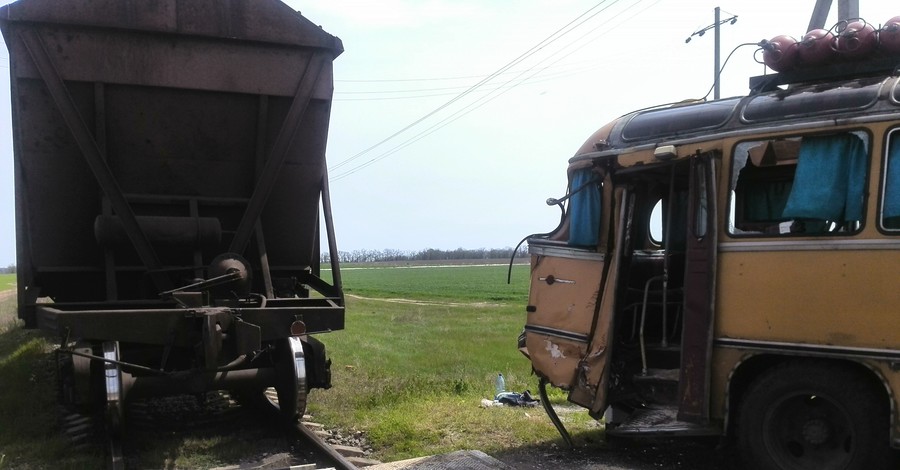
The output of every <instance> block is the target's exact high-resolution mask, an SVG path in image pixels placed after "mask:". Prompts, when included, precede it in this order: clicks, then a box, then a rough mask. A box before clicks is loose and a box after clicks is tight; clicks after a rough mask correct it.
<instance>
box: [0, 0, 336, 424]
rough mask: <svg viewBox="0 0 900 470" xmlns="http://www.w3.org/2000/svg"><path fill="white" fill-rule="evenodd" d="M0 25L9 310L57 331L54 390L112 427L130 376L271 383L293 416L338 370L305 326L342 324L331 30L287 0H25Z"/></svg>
mask: <svg viewBox="0 0 900 470" xmlns="http://www.w3.org/2000/svg"><path fill="white" fill-rule="evenodd" d="M0 30H2V33H3V36H4V38H5V40H6V44H7V47H8V48H9V62H10V74H11V87H12V116H13V132H14V146H15V152H14V168H15V184H16V237H17V263H18V264H17V267H18V299H19V310H18V312H19V316H20V317H21V318H22V319H23V320H24V322H25V324H26V326H27V327H30V328H41V329H45V330H49V331H53V332H56V333H58V334H59V335H60V339H61V345H62V346H61V348H60V352H61V354H60V361H59V363H60V366H59V373H60V374H59V379H60V384H61V391H62V392H63V393H62V396H63V398H64V400H65V401H66V402H68V403H69V404H74V405H92V407H93V409H100V410H105V414H106V416H107V421H108V423H111V424H112V429H113V430H115V429H117V426H119V427H120V426H121V425H119V424H118V423H120V422H121V418H122V410H123V405H124V403H125V401H126V400H128V399H131V398H134V397H147V396H151V397H152V396H161V395H173V394H197V395H202V394H204V393H205V392H208V391H213V390H229V391H232V392H233V394H234V395H235V396H238V397H242V399H247V400H250V401H256V400H258V399H263V397H264V396H265V395H264V390H265V389H266V388H268V387H274V388H275V389H276V391H277V393H278V403H279V405H280V411H281V414H282V415H283V417H284V418H285V419H286V420H288V421H293V420H296V419H297V418H298V416H302V414H303V412H304V410H305V408H306V397H307V393H308V391H309V389H311V388H328V387H330V385H331V374H330V368H329V365H330V361H329V360H328V359H327V358H326V355H325V347H324V346H323V344H322V343H321V342H320V341H318V340H317V339H315V338H314V337H313V336H312V335H314V334H316V333H323V332H328V331H335V330H340V329H343V327H344V297H343V293H342V290H341V282H340V275H339V271H338V266H337V264H336V260H337V256H334V254H335V253H336V247H335V236H334V231H333V224H332V217H331V208H330V203H329V193H328V177H327V171H326V165H325V144H326V137H327V133H328V121H329V114H330V109H331V96H332V89H333V79H332V61H333V60H334V58H335V57H336V56H338V55H339V54H340V53H341V52H342V50H343V48H342V45H341V42H340V40H339V39H337V38H336V37H334V36H331V35H329V34H328V33H326V32H324V31H323V30H322V29H321V28H320V27H318V26H316V25H314V24H313V23H311V22H310V21H308V20H307V19H305V18H304V17H303V16H301V15H300V14H299V13H297V12H295V11H293V10H292V9H291V8H289V7H287V6H286V5H284V4H283V3H281V2H279V1H276V0H252V1H250V0H142V1H121V0H20V1H18V2H15V3H12V4H9V5H7V6H5V7H3V8H0ZM320 220H321V221H324V222H320ZM323 228H324V230H322V229H323ZM322 237H325V238H326V239H327V242H328V246H329V250H330V251H331V253H332V256H331V260H332V264H331V276H322V275H321V273H320V262H319V253H320V239H321V238H322Z"/></svg>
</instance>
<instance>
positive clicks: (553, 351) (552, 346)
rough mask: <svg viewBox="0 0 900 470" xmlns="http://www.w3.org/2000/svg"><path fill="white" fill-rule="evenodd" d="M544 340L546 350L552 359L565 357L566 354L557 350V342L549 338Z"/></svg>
mask: <svg viewBox="0 0 900 470" xmlns="http://www.w3.org/2000/svg"><path fill="white" fill-rule="evenodd" d="M544 342H545V343H547V352H549V353H550V357H552V358H553V359H565V358H566V355H565V354H563V353H562V351H560V350H559V345H558V344H556V343H554V342H552V341H550V340H544Z"/></svg>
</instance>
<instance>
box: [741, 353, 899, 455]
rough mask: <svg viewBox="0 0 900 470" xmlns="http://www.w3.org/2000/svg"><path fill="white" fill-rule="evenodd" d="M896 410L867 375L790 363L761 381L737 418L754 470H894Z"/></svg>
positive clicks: (743, 448)
mask: <svg viewBox="0 0 900 470" xmlns="http://www.w3.org/2000/svg"><path fill="white" fill-rule="evenodd" d="M888 427H889V410H888V408H887V402H886V401H885V398H884V397H883V396H882V394H880V393H878V390H876V389H875V388H874V387H873V386H872V385H871V380H869V379H868V378H867V377H865V376H864V375H863V373H862V372H861V371H858V370H855V369H852V368H850V367H848V366H845V365H841V364H836V363H828V362H824V361H799V360H798V361H790V362H786V363H784V364H781V365H779V366H777V367H774V368H772V369H769V370H768V371H766V372H764V373H762V374H761V375H760V376H759V377H757V378H756V379H755V380H754V382H753V383H752V384H751V385H750V387H749V388H748V389H747V392H746V393H745V394H744V399H743V400H742V402H741V406H740V411H739V415H738V444H739V447H740V452H741V454H742V455H743V459H742V461H743V462H744V465H745V468H747V469H759V470H784V469H796V470H807V469H809V470H832V469H835V470H836V469H841V470H870V469H872V470H875V469H888V468H889V466H890V461H891V457H892V452H891V449H890V446H889V444H888Z"/></svg>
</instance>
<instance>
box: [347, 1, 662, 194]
mask: <svg viewBox="0 0 900 470" xmlns="http://www.w3.org/2000/svg"><path fill="white" fill-rule="evenodd" d="M643 1H644V0H638V2H637V3H635V4H633V5H631V6H629V7H627V8H626V9H625V10H623V11H621V12H619V13H618V14H616V15H615V16H613V17H612V18H611V19H610V21H612V20H615V19H616V18H618V17H619V16H621V15H622V14H624V13H626V12H627V11H629V10H631V9H633V8H635V7H636V6H637V5H638V4H640V3H642V2H643ZM660 1H661V0H656V1H655V2H653V3H652V4H650V5H648V6H647V7H645V8H643V9H642V10H640V11H638V12H636V13H634V14H633V15H631V16H629V17H628V18H627V19H625V20H623V21H622V22H621V23H620V24H618V25H615V26H612V27H608V28H605V29H604V30H603V31H602V32H601V33H600V34H599V35H597V36H596V37H593V38H590V39H589V40H588V41H585V42H584V43H583V44H581V45H580V46H577V47H571V48H570V46H574V45H575V44H577V43H578V42H579V41H581V40H582V39H584V38H585V37H587V36H589V35H591V34H593V33H594V32H596V31H597V30H599V29H600V28H603V27H605V26H607V24H606V23H604V24H602V25H600V26H597V27H595V28H593V29H591V30H590V31H588V32H587V33H585V34H583V35H581V36H579V37H578V38H576V39H575V40H573V41H571V42H569V43H568V44H566V45H565V46H563V47H562V48H561V50H567V51H568V53H566V54H565V55H563V56H561V57H556V60H555V61H553V62H551V63H550V64H549V65H546V66H544V67H542V68H540V69H538V70H537V71H535V72H534V73H533V74H531V75H529V76H528V77H525V78H523V79H522V80H520V81H519V82H518V83H516V84H513V85H511V86H509V84H510V83H511V82H513V81H515V80H516V79H518V78H519V77H521V75H524V74H526V73H528V72H530V71H533V70H534V69H536V68H537V67H538V65H540V64H541V63H543V62H545V61H547V60H549V59H550V58H553V57H554V56H550V57H546V58H544V59H543V60H541V61H540V62H538V64H535V65H534V66H532V67H531V68H529V69H527V70H525V71H523V72H521V73H520V74H519V75H518V76H516V77H513V78H512V79H510V80H509V81H507V82H505V83H503V84H502V85H500V86H498V87H496V88H494V89H493V90H492V91H491V93H489V94H488V95H486V96H483V97H482V98H480V99H479V100H477V101H475V102H473V103H470V104H469V105H467V106H465V107H464V108H462V109H460V110H458V111H456V112H455V113H453V114H451V115H450V116H448V117H446V118H444V119H443V120H441V121H440V122H438V123H437V124H434V125H432V126H431V127H429V128H427V129H425V130H423V131H422V132H420V133H419V134H416V135H415V136H413V137H411V138H409V139H407V140H406V141H404V142H403V143H401V144H399V145H398V146H396V147H394V148H392V149H390V150H388V151H386V152H384V153H382V154H381V155H378V156H377V157H374V158H372V159H371V160H368V161H367V162H365V163H363V164H361V165H358V166H356V167H354V168H352V169H350V170H346V171H344V172H343V173H340V174H337V175H334V176H333V177H332V178H331V179H332V180H335V181H336V180H339V179H342V178H344V177H347V176H349V175H351V174H353V173H356V172H357V171H360V170H362V169H364V168H366V167H368V166H370V165H372V164H374V163H376V162H378V161H380V160H383V159H384V158H387V157H389V156H390V155H393V154H394V153H396V152H398V151H400V150H402V149H404V148H406V147H408V146H410V145H412V144H414V143H416V142H418V141H419V140H422V139H424V138H425V137H427V136H429V135H431V134H433V133H434V132H436V131H437V130H439V129H441V128H442V127H444V126H446V125H448V124H450V123H452V122H454V121H456V120H457V119H459V118H461V117H463V116H464V115H466V114H468V113H470V112H472V111H474V110H476V109H478V108H480V107H481V106H484V105H485V104H487V103H488V102H490V101H492V100H494V99H496V98H498V97H499V96H501V95H503V94H504V93H506V92H507V91H510V90H512V89H513V88H515V87H517V86H519V85H522V84H523V83H525V82H527V81H529V80H530V79H531V78H533V77H534V76H535V75H537V74H539V73H541V72H542V71H544V70H546V69H548V68H550V67H552V66H553V65H554V64H556V63H558V62H560V61H562V60H564V59H566V58H567V57H569V56H570V55H572V54H574V53H575V52H577V51H578V50H580V49H581V48H583V47H585V46H587V45H588V44H590V43H591V42H593V41H595V40H597V39H599V38H600V37H602V36H605V35H606V34H608V33H610V32H612V31H613V30H615V29H616V28H617V27H618V26H620V25H621V24H624V23H627V22H628V21H629V20H630V19H632V18H634V17H635V16H637V15H639V14H641V13H643V12H644V11H646V10H648V9H650V8H652V7H653V6H655V5H656V4H657V3H659V2H660ZM604 10H605V9H604ZM601 12H602V11H601ZM598 13H600V12H598ZM498 90H502V91H500V92H499V93H496V94H495V92H496V91H498ZM492 95H493V96H492Z"/></svg>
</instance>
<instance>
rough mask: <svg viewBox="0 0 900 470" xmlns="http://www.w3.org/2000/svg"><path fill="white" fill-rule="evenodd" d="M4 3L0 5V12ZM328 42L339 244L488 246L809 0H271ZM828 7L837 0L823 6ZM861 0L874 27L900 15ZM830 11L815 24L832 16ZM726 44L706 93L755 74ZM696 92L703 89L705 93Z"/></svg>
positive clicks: (5, 124)
mask: <svg viewBox="0 0 900 470" xmlns="http://www.w3.org/2000/svg"><path fill="white" fill-rule="evenodd" d="M5 3H9V2H8V1H0V4H5ZM285 3H287V4H288V5H289V6H291V7H292V8H293V9H295V10H298V11H300V12H301V13H302V14H303V16H305V17H306V18H308V19H309V20H311V21H312V22H314V23H315V24H317V25H321V26H322V28H324V29H325V31H327V32H329V33H331V34H333V35H335V36H337V37H339V38H341V40H342V41H343V45H344V49H345V52H344V53H343V54H342V55H340V56H339V57H338V58H337V59H336V60H335V62H334V78H335V94H334V101H333V105H332V116H331V124H330V131H329V137H328V149H327V159H328V168H329V176H330V189H331V203H332V209H333V213H334V220H335V229H336V235H337V245H338V249H340V250H342V251H354V250H364V249H365V250H384V249H393V250H403V251H419V250H423V249H426V248H435V249H447V250H452V249H456V248H467V249H477V248H503V247H511V246H514V245H515V244H516V243H518V242H519V240H521V239H522V238H523V237H525V236H527V235H529V234H532V233H540V232H546V231H549V230H551V229H553V228H554V227H555V226H556V224H557V222H558V220H559V211H558V209H556V208H555V207H549V206H547V205H546V204H545V202H544V201H546V199H547V198H549V197H560V196H563V195H564V193H565V189H566V179H565V170H566V165H567V161H568V159H569V158H571V157H572V156H573V155H574V153H575V151H576V150H577V149H578V148H579V147H580V146H581V144H582V143H583V142H584V141H585V140H587V138H588V137H589V136H590V135H591V134H592V133H593V132H594V131H595V130H597V129H598V128H600V127H602V126H603V125H604V124H606V123H607V122H609V121H611V120H613V119H615V118H617V117H619V116H621V115H623V114H626V113H628V112H630V111H633V110H636V109H641V108H645V107H649V106H654V105H659V104H664V103H671V102H677V101H681V100H685V99H697V98H702V97H704V96H706V95H707V92H708V91H709V90H710V88H711V87H712V84H713V77H714V70H713V69H714V67H713V51H714V37H713V32H712V31H709V32H708V33H706V34H705V35H703V36H694V37H693V39H692V40H691V41H690V42H689V43H685V39H687V38H688V37H690V36H691V35H692V33H694V32H696V31H698V30H700V29H703V28H705V27H706V26H708V25H711V24H712V23H713V20H714V9H715V8H716V7H717V6H718V7H720V9H721V18H722V19H726V18H731V17H732V16H737V21H736V22H735V23H734V24H730V23H729V24H725V25H723V26H722V27H721V61H722V63H725V59H726V57H727V56H728V54H729V53H730V52H731V51H732V50H733V49H735V47H737V46H738V45H740V44H743V43H758V42H759V41H760V40H762V39H770V38H772V37H774V36H777V35H781V34H788V35H791V36H794V37H796V38H800V37H801V36H802V35H803V34H804V33H805V32H806V29H807V25H808V24H809V20H810V16H811V14H812V9H813V6H814V4H815V2H814V1H813V0H808V1H806V0H804V1H799V0H794V1H790V2H785V1H774V0H757V1H755V2H746V1H740V0H721V1H712V0H710V1H706V0H701V1H692V2H684V1H680V0H604V1H600V0H379V1H377V2H376V1H371V0H370V1H364V0H315V1H311V0H303V1H301V0H287V1H286V2H285ZM834 3H835V5H836V4H837V2H834ZM891 3H892V2H882V1H878V2H876V1H873V0H861V1H860V16H861V17H863V18H865V19H867V20H868V21H869V22H870V23H872V24H874V25H875V26H876V27H877V26H879V25H881V24H883V23H885V22H887V21H888V20H889V19H890V18H892V17H894V16H896V15H900V7H894V8H891V7H890V4H891ZM836 20H837V18H836V6H835V8H834V11H832V13H831V15H830V16H829V19H828V22H827V23H828V26H829V27H830V26H831V25H832V24H834V22H836ZM756 49H757V47H751V46H745V47H740V48H738V49H736V51H735V52H734V54H733V56H732V57H731V59H730V60H729V61H728V63H727V64H726V65H725V68H724V71H723V72H722V75H721V97H722V98H726V97H732V96H742V95H745V94H746V92H747V83H748V78H749V77H751V76H755V75H761V74H763V73H764V72H765V70H764V68H763V66H762V65H761V64H759V63H758V62H756V60H755V58H754V57H755V56H754V53H755V51H756ZM0 58H2V60H0V67H3V68H5V69H6V70H2V71H0V266H6V265H10V264H14V263H15V229H14V215H13V210H14V209H13V200H14V190H13V176H12V167H13V163H12V161H13V160H12V144H11V137H10V136H11V125H10V105H9V77H8V73H7V70H8V59H7V54H6V49H5V45H4V47H3V49H2V52H0ZM709 96H710V98H711V97H712V95H711V94H710V95H709Z"/></svg>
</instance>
